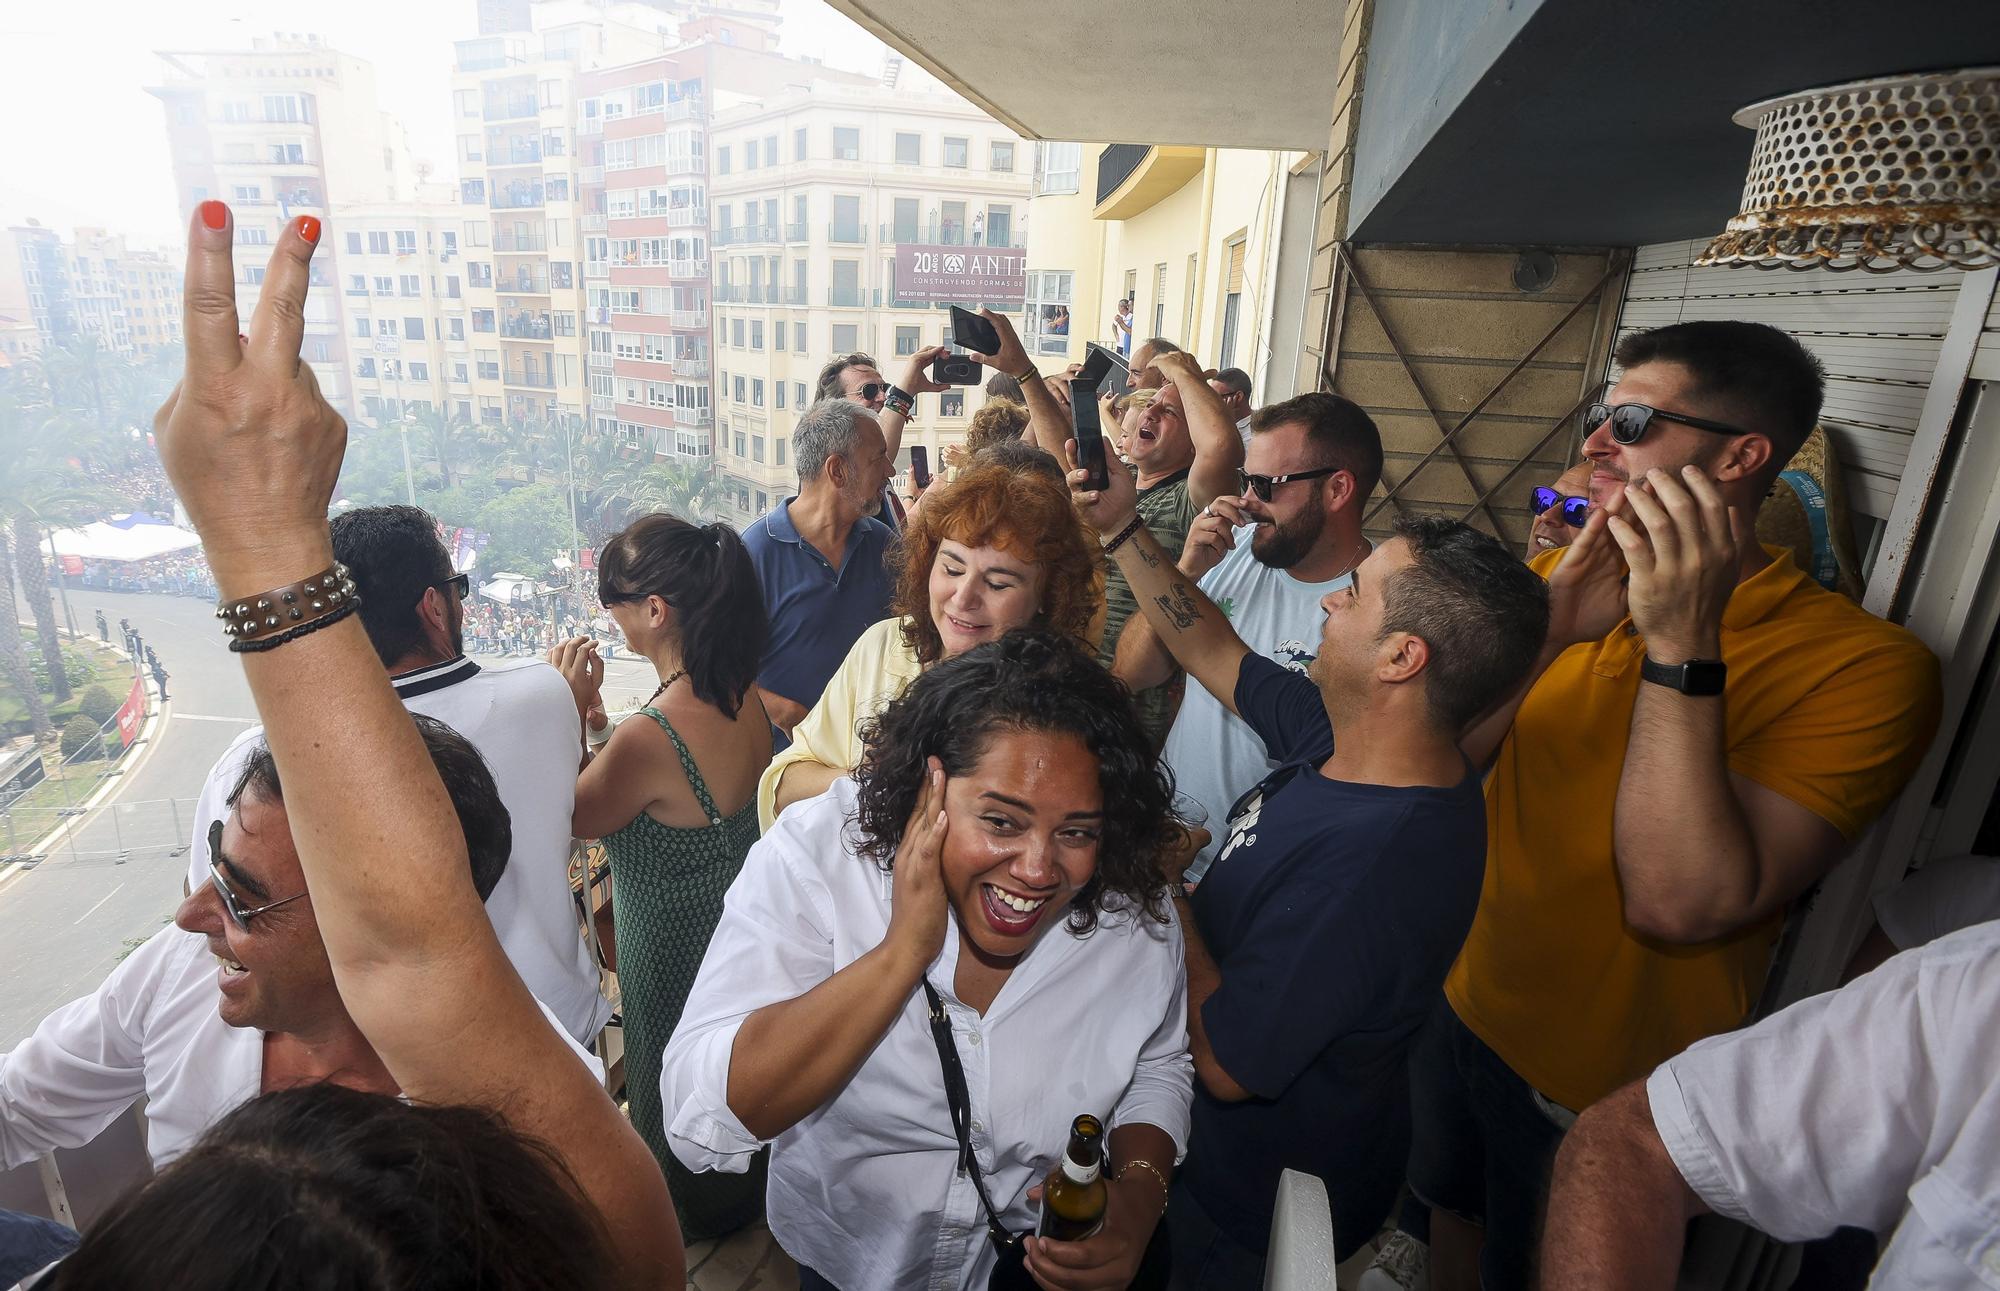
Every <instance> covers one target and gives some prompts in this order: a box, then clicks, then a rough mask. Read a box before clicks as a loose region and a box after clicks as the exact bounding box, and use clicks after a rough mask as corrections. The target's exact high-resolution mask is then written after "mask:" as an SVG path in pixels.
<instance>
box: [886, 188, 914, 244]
mask: <svg viewBox="0 0 2000 1291" xmlns="http://www.w3.org/2000/svg"><path fill="white" fill-rule="evenodd" d="M917 208H918V202H917V199H916V198H914V197H898V198H896V199H895V206H894V208H893V209H894V211H895V223H894V226H893V229H892V231H893V232H894V234H895V236H896V241H898V242H915V241H917V240H918V236H917Z"/></svg>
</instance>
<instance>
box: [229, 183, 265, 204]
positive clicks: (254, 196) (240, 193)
mask: <svg viewBox="0 0 2000 1291" xmlns="http://www.w3.org/2000/svg"><path fill="white" fill-rule="evenodd" d="M230 193H231V195H232V196H233V197H234V199H235V200H236V202H237V203H238V204H239V205H242V206H261V205H263V202H264V190H263V188H262V187H260V186H259V185H256V184H237V185H235V186H234V187H232V188H231V189H230Z"/></svg>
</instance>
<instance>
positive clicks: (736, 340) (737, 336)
mask: <svg viewBox="0 0 2000 1291" xmlns="http://www.w3.org/2000/svg"><path fill="white" fill-rule="evenodd" d="M729 343H730V344H731V345H733V346H735V347H736V348H737V349H739V350H740V349H742V348H743V320H742V319H740V318H732V319H730V320H729Z"/></svg>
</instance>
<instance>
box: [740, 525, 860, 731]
mask: <svg viewBox="0 0 2000 1291" xmlns="http://www.w3.org/2000/svg"><path fill="white" fill-rule="evenodd" d="M794 500H795V499H794V498H786V499H785V500H784V501H783V502H780V503H779V504H778V505H777V506H776V507H774V508H772V510H771V512H770V514H768V515H766V516H763V517H761V518H759V519H758V520H755V521H753V522H752V523H751V524H750V526H749V527H748V528H746V529H745V530H744V531H743V545H744V546H745V547H748V548H749V549H750V561H751V563H752V564H753V565H755V566H756V567H757V581H758V583H759V584H760V585H761V586H762V587H763V589H764V613H765V614H766V615H768V616H769V618H770V620H771V636H770V642H769V644H768V645H766V646H765V648H764V663H763V666H762V667H761V668H759V669H758V672H757V684H758V685H759V686H762V687H763V688H764V689H765V690H768V691H771V692H773V693H775V694H779V695H783V696H784V697H785V698H786V699H789V700H793V701H794V702H796V703H800V704H803V705H805V706H806V707H807V708H811V707H812V706H813V705H814V704H816V703H818V702H819V696H820V692H821V691H823V690H825V689H826V683H827V681H828V680H829V679H830V678H832V676H833V674H834V672H835V671H836V670H837V669H838V668H839V667H840V663H841V660H843V659H845V658H847V652H848V650H850V649H851V648H853V645H854V643H855V641H856V640H858V639H859V638H860V636H861V634H862V633H863V632H865V631H867V630H868V629H869V628H871V627H873V626H874V625H875V624H877V623H880V622H881V621H882V620H883V619H886V618H888V617H889V601H890V598H891V595H892V593H893V592H894V590H895V589H894V587H893V585H892V583H891V580H890V577H889V571H888V569H887V568H886V567H885V566H884V564H883V561H882V556H883V553H884V552H885V551H887V550H888V547H889V543H890V542H891V541H892V540H893V539H894V538H895V534H894V533H893V532H891V531H890V529H889V526H888V525H885V524H883V523H882V522H881V521H880V520H877V519H875V518H874V517H873V516H864V517H863V518H862V519H860V520H858V521H856V522H855V525H854V530H853V532H852V533H850V534H848V536H847V551H846V552H845V554H843V555H842V557H841V561H840V569H839V571H838V572H836V571H835V570H834V568H833V566H831V565H829V564H828V563H827V560H826V557H824V556H822V555H820V554H819V550H818V549H817V548H815V547H814V546H813V545H812V544H811V543H809V542H807V541H806V540H805V539H803V538H801V537H799V530H798V526H797V525H794V524H793V523H792V513H791V504H792V502H793V501H794Z"/></svg>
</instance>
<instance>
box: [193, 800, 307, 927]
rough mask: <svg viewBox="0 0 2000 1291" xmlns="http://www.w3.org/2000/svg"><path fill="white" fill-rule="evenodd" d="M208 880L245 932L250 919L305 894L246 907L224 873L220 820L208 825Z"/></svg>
mask: <svg viewBox="0 0 2000 1291" xmlns="http://www.w3.org/2000/svg"><path fill="white" fill-rule="evenodd" d="M208 881H209V882H210V883H213V884H214V885H215V890H216V893H217V894H218V895H220V896H221V897H222V908H223V909H224V910H227V911H228V912H229V921H230V922H231V923H233V924H235V925H236V926H237V927H238V928H241V929H242V930H243V931H245V932H248V931H250V921H251V920H252V919H255V918H256V917H257V916H258V915H260V914H265V913H268V912H269V911H272V910H276V909H277V908H278V907H279V906H281V905H290V904H291V903H292V902H294V901H296V900H298V899H299V898H300V897H302V896H304V895H305V893H303V892H294V893H293V894H292V895H291V896H288V897H286V898H285V899H284V900H283V901H273V902H271V903H270V904H269V905H260V906H254V907H251V908H249V909H245V908H244V905H243V901H242V899H241V898H239V897H238V896H237V895H236V889H234V888H232V887H230V886H229V880H228V879H226V878H224V877H223V875H222V822H221V821H219V820H215V821H210V822H209V826H208Z"/></svg>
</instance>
